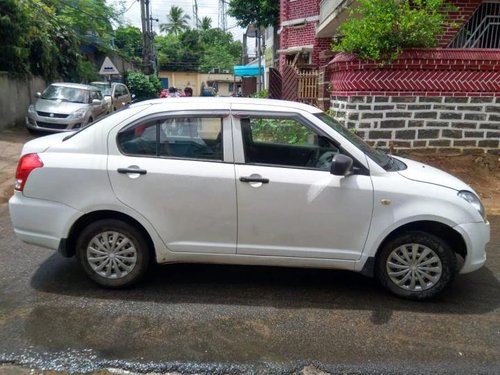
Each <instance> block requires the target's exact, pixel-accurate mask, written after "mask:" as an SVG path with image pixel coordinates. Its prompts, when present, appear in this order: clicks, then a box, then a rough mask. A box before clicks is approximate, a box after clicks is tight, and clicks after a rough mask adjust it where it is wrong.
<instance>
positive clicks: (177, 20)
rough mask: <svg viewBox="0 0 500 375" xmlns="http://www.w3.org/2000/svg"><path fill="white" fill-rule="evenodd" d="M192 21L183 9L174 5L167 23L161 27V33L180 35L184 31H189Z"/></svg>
mask: <svg viewBox="0 0 500 375" xmlns="http://www.w3.org/2000/svg"><path fill="white" fill-rule="evenodd" d="M190 19H191V17H189V16H188V15H187V14H184V10H182V8H181V7H178V6H175V5H172V7H171V8H170V13H169V14H167V23H162V24H161V25H160V31H161V32H166V33H167V34H174V35H179V34H180V33H181V32H183V31H184V30H187V29H189V22H188V21H189V20H190Z"/></svg>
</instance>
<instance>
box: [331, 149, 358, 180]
mask: <svg viewBox="0 0 500 375" xmlns="http://www.w3.org/2000/svg"><path fill="white" fill-rule="evenodd" d="M352 164H353V160H352V158H350V157H349V156H346V155H343V154H336V155H335V156H334V157H333V159H332V165H331V166H330V173H331V174H333V175H334V176H347V175H348V174H349V172H350V170H351V168H352Z"/></svg>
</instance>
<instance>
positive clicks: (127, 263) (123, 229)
mask: <svg viewBox="0 0 500 375" xmlns="http://www.w3.org/2000/svg"><path fill="white" fill-rule="evenodd" d="M76 254H77V257H78V260H79V262H80V264H81V265H82V267H83V269H84V270H85V272H86V273H87V275H88V276H89V277H90V278H91V279H92V280H93V281H95V282H96V283H98V284H99V285H101V286H103V287H106V288H124V287H128V286H131V285H133V284H136V283H137V282H138V281H139V280H140V279H141V278H142V277H143V276H144V274H145V273H146V270H147V269H148V266H149V262H150V248H149V246H148V242H147V241H146V239H145V238H144V235H143V234H142V233H141V232H140V231H139V230H137V228H135V227H133V226H132V225H130V224H128V223H126V222H124V221H121V220H115V219H104V220H98V221H96V222H93V223H91V224H90V225H88V226H87V227H86V228H85V229H84V230H83V231H82V232H81V234H80V236H79V237H78V240H77V244H76Z"/></svg>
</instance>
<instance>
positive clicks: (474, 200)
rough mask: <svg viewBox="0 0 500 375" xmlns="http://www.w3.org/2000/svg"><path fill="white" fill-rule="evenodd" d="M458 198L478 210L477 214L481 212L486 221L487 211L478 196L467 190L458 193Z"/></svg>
mask: <svg viewBox="0 0 500 375" xmlns="http://www.w3.org/2000/svg"><path fill="white" fill-rule="evenodd" d="M458 196H459V197H460V198H462V199H465V200H466V201H467V202H469V203H470V204H471V205H472V207H474V208H475V209H476V210H477V212H479V214H480V215H481V216H482V218H483V220H484V221H486V211H485V209H484V206H483V204H482V203H481V200H480V199H479V198H478V197H477V196H476V194H474V193H472V192H470V191H467V190H461V191H459V192H458Z"/></svg>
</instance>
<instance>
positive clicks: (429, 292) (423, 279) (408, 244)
mask: <svg viewBox="0 0 500 375" xmlns="http://www.w3.org/2000/svg"><path fill="white" fill-rule="evenodd" d="M375 271H376V275H377V278H378V279H379V281H380V283H381V284H382V285H383V286H384V287H385V288H387V289H388V290H390V291H391V292H392V293H394V294H395V295H397V296H399V297H403V298H407V299H413V300H422V299H426V298H431V297H434V296H436V295H437V294H439V293H440V292H442V291H443V289H444V288H445V287H447V286H448V285H450V283H451V282H452V281H453V279H454V277H455V274H456V272H457V258H456V255H455V253H454V252H453V251H452V250H451V248H450V246H449V245H448V244H447V243H446V242H445V241H443V240H442V239H441V238H439V237H437V236H435V235H432V234H430V233H426V232H421V231H412V232H405V233H403V234H401V235H399V236H398V237H396V238H393V239H391V240H389V241H388V242H387V243H385V244H384V245H383V247H382V248H381V250H380V252H379V254H378V256H377V260H376V269H375Z"/></svg>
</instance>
